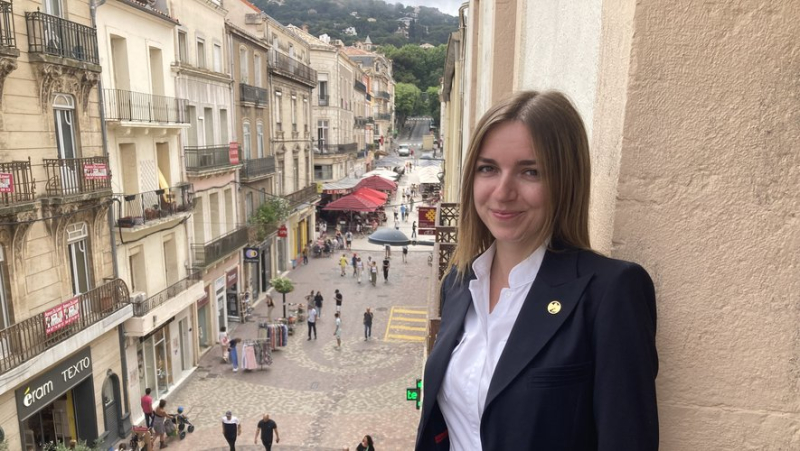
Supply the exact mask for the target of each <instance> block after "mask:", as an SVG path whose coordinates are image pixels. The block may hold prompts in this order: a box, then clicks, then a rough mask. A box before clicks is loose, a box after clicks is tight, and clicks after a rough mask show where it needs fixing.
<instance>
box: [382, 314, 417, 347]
mask: <svg viewBox="0 0 800 451" xmlns="http://www.w3.org/2000/svg"><path fill="white" fill-rule="evenodd" d="M395 314H397V315H395ZM402 315H424V316H425V317H424V318H419V317H416V318H407V317H404V316H402ZM427 315H428V312H427V309H426V308H425V307H392V309H391V311H390V312H389V321H388V322H387V324H386V333H385V334H384V336H383V339H384V341H390V340H396V341H401V340H405V341H414V342H418V341H425V339H426V336H425V332H426V331H427V327H419V326H407V325H404V323H427V322H428V319H427ZM398 323H399V324H398ZM398 330H399V331H410V332H422V333H423V335H422V336H419V335H406V334H402V333H401V334H397V333H393V332H392V331H398Z"/></svg>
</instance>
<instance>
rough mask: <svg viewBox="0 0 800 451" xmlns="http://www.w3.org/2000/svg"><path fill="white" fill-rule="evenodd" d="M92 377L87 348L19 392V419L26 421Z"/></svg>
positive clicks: (89, 355)
mask: <svg viewBox="0 0 800 451" xmlns="http://www.w3.org/2000/svg"><path fill="white" fill-rule="evenodd" d="M91 375H92V352H91V348H89V347H86V348H84V349H83V350H81V351H79V352H78V353H76V354H75V355H73V356H71V357H69V358H67V359H65V360H64V361H62V362H61V363H59V364H58V365H56V366H55V367H54V368H53V369H51V370H50V371H48V372H47V373H45V374H44V375H43V376H42V377H38V378H36V379H34V380H32V381H29V382H28V383H27V384H25V386H23V387H22V388H20V389H19V390H17V392H16V397H17V417H18V418H19V419H20V420H25V419H26V418H28V417H29V416H31V415H33V414H34V413H36V412H38V411H39V410H40V409H41V408H42V407H44V406H46V405H48V404H50V403H51V402H53V401H55V400H56V399H57V398H59V397H60V396H61V395H63V394H64V393H65V392H66V391H67V390H69V389H71V388H72V387H74V386H76V385H78V383H79V382H81V381H83V380H84V379H86V378H87V377H89V376H91Z"/></svg>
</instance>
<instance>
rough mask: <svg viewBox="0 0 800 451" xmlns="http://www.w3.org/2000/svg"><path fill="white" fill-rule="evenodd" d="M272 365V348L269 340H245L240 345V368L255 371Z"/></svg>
mask: <svg viewBox="0 0 800 451" xmlns="http://www.w3.org/2000/svg"><path fill="white" fill-rule="evenodd" d="M265 365H266V366H270V365H272V346H271V345H270V340H269V338H266V339H257V340H245V341H244V342H243V343H242V368H243V369H245V370H255V369H257V367H260V368H261V369H262V370H263V369H264V366H265Z"/></svg>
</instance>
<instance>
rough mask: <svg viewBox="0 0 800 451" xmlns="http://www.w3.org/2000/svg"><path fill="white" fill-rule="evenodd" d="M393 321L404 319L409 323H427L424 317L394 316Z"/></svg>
mask: <svg viewBox="0 0 800 451" xmlns="http://www.w3.org/2000/svg"><path fill="white" fill-rule="evenodd" d="M394 320H395V321H406V322H409V323H427V322H428V320H427V319H425V318H394Z"/></svg>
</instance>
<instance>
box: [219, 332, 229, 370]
mask: <svg viewBox="0 0 800 451" xmlns="http://www.w3.org/2000/svg"><path fill="white" fill-rule="evenodd" d="M229 341H230V340H229V339H228V330H227V329H226V328H225V326H222V327H220V328H219V348H220V352H221V353H222V361H223V362H224V363H228V351H229V349H230V346H228V342H229Z"/></svg>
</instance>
